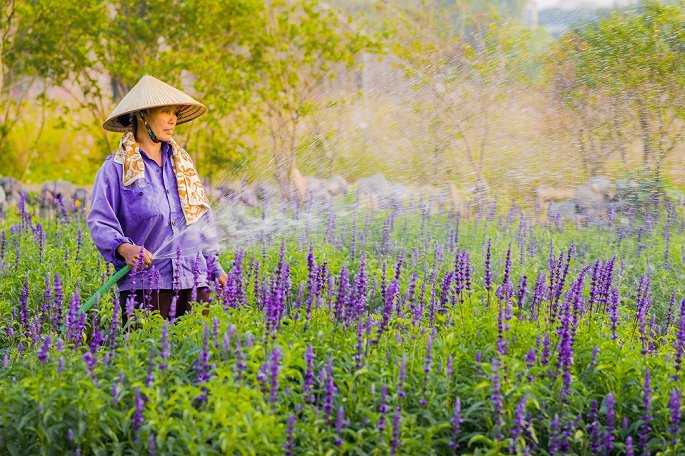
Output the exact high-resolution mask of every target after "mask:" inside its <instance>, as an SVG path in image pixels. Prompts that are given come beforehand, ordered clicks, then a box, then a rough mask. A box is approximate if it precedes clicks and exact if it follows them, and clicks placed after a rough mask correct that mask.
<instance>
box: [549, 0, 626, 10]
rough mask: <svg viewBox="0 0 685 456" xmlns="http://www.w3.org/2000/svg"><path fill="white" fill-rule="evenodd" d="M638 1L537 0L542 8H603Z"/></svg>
mask: <svg viewBox="0 0 685 456" xmlns="http://www.w3.org/2000/svg"><path fill="white" fill-rule="evenodd" d="M633 3H637V0H537V4H538V6H539V7H540V9H543V8H551V7H555V6H556V7H559V8H569V9H570V8H577V7H583V6H584V7H589V8H602V7H608V6H614V5H615V6H625V5H630V4H633Z"/></svg>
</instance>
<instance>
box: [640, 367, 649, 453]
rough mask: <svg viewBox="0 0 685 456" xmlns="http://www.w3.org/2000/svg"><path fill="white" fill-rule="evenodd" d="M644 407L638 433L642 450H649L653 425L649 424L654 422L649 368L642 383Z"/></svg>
mask: <svg viewBox="0 0 685 456" xmlns="http://www.w3.org/2000/svg"><path fill="white" fill-rule="evenodd" d="M642 391H643V396H642V407H643V412H644V415H642V422H643V423H642V426H640V432H639V434H638V437H639V444H640V448H641V449H642V450H645V451H646V450H647V442H648V441H649V434H650V433H651V431H652V426H651V425H650V424H649V423H651V422H652V415H651V408H652V407H651V398H652V387H651V376H650V372H649V369H647V370H645V379H644V383H643V385H642Z"/></svg>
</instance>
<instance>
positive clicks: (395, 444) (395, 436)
mask: <svg viewBox="0 0 685 456" xmlns="http://www.w3.org/2000/svg"><path fill="white" fill-rule="evenodd" d="M401 419H402V409H401V408H400V406H399V405H398V406H397V407H395V414H394V415H393V416H392V442H391V443H390V447H391V448H392V452H391V454H397V452H398V451H399V449H400V432H401V430H402V427H401V426H402V423H401V422H400V420H401Z"/></svg>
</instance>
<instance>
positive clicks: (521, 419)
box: [509, 396, 528, 454]
mask: <svg viewBox="0 0 685 456" xmlns="http://www.w3.org/2000/svg"><path fill="white" fill-rule="evenodd" d="M527 400H528V397H527V396H523V398H521V400H520V401H519V403H518V405H517V406H516V412H515V416H514V425H513V427H512V429H511V443H510V444H509V452H510V453H512V454H515V453H516V441H517V440H518V438H519V436H520V435H521V434H523V430H524V428H525V426H526V401H527Z"/></svg>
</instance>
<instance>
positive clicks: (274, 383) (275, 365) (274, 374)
mask: <svg viewBox="0 0 685 456" xmlns="http://www.w3.org/2000/svg"><path fill="white" fill-rule="evenodd" d="M280 360H281V349H280V348H278V346H276V347H274V349H273V351H272V352H271V366H270V372H269V373H270V379H271V395H270V400H271V403H272V404H274V403H276V399H277V398H278V371H279V369H280V365H279V362H280Z"/></svg>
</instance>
